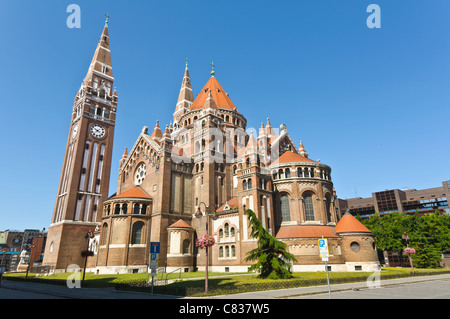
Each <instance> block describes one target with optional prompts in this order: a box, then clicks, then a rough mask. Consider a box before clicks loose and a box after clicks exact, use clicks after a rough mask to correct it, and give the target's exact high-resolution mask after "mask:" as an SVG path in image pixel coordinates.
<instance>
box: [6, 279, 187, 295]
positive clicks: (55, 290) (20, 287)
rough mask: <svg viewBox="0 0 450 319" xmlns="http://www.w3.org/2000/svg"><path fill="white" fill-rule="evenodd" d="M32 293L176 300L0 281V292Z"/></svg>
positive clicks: (101, 289)
mask: <svg viewBox="0 0 450 319" xmlns="http://www.w3.org/2000/svg"><path fill="white" fill-rule="evenodd" d="M8 289H10V290H15V291H23V292H33V293H38V294H44V295H49V296H54V297H55V298H56V297H57V298H65V299H177V298H180V297H177V296H166V295H156V294H155V295H151V294H146V293H138V292H128V291H118V290H115V289H114V288H72V289H71V288H68V287H67V286H59V285H51V284H41V283H32V282H23V281H13V280H5V279H3V280H2V283H1V286H0V290H8Z"/></svg>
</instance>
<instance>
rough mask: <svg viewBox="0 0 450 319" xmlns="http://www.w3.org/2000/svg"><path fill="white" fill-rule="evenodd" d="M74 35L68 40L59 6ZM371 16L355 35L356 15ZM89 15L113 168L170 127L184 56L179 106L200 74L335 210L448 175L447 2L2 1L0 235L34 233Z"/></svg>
mask: <svg viewBox="0 0 450 319" xmlns="http://www.w3.org/2000/svg"><path fill="white" fill-rule="evenodd" d="M71 3H75V4H78V5H79V6H80V8H81V28H79V29H69V28H68V27H67V25H66V19H67V17H68V16H69V15H70V13H67V12H66V8H67V6H68V5H69V4H71ZM371 3H376V4H378V5H379V6H380V8H381V28H380V29H369V28H368V27H367V25H366V19H367V17H368V16H369V13H367V12H366V8H367V6H368V5H369V4H371ZM105 13H109V15H110V16H111V18H110V23H109V26H110V28H109V31H110V43H111V50H112V61H113V71H114V76H115V78H116V81H115V86H116V87H117V91H118V95H119V105H118V115H117V122H116V132H115V142H114V151H113V152H114V153H113V163H112V171H111V183H110V184H111V188H110V194H112V193H114V192H115V187H116V184H117V169H118V162H119V159H120V157H121V155H122V153H123V150H124V148H125V147H129V148H131V146H132V145H133V144H134V142H135V140H136V138H137V136H138V134H139V132H140V131H141V129H142V127H143V126H144V125H146V126H149V128H150V129H152V128H153V126H154V124H155V122H156V120H159V121H160V123H161V125H163V126H165V125H166V124H168V123H169V121H170V120H171V119H172V113H173V111H174V108H175V104H176V100H177V97H178V92H179V89H180V85H181V80H182V76H183V72H184V64H185V60H184V59H185V58H186V57H188V58H189V70H190V74H191V82H192V86H193V90H194V92H195V94H196V93H197V92H198V91H199V90H200V89H201V88H202V87H203V85H204V84H205V83H206V81H207V80H208V79H209V72H210V69H211V66H210V63H211V62H212V61H214V64H215V65H216V68H215V71H216V78H217V79H218V81H219V82H220V83H221V85H222V86H223V88H224V89H225V90H226V91H227V92H228V93H229V94H230V97H231V99H232V101H233V102H234V104H235V105H236V106H237V108H238V109H239V110H240V111H241V113H243V114H244V115H245V116H246V118H247V120H248V127H250V128H251V127H254V128H258V127H259V126H260V124H261V122H264V123H265V122H266V118H267V117H270V121H271V123H272V125H273V126H277V127H278V126H279V125H280V124H286V126H287V128H288V131H289V133H290V135H291V137H292V138H293V140H294V141H295V143H296V144H297V145H298V144H299V142H300V140H302V141H303V143H304V145H305V147H306V149H307V151H308V153H309V154H310V158H312V159H314V160H317V159H320V160H321V162H323V163H326V164H328V165H329V166H331V168H332V178H333V182H334V186H335V188H336V191H337V195H338V197H340V198H350V197H355V194H357V195H358V196H361V197H368V196H371V193H372V192H375V191H380V190H383V189H385V188H387V189H392V188H403V187H408V188H417V189H420V188H430V187H438V186H440V185H441V182H442V181H444V180H448V179H450V172H449V158H450V145H449V144H450V142H449V125H448V123H449V118H450V107H449V106H450V105H449V103H450V90H449V85H450V81H449V80H450V20H449V19H448V14H449V13H450V2H449V1H447V0H434V1H424V0H420V1H404V0H395V1H392V0H389V1H383V0H371V1H365V0H345V1H335V0H321V1H317V0H311V1H298V0H296V1H294V0H292V1H287V0H286V1H206V0H205V1H203V0H202V1H199V0H193V1H175V0H171V1H137V0H135V1H127V2H123V1H120V2H119V1H115V2H113V1H100V0H97V1H76V0H72V1H61V0H58V1H56V0H53V1H39V2H38V1H13V0H3V1H2V2H1V3H0V43H1V50H0V70H1V72H0V74H1V75H0V109H1V114H2V115H1V116H0V141H1V144H0V146H1V149H2V154H1V156H0V164H1V167H2V168H3V172H2V183H1V184H0V185H1V186H0V187H1V192H0V194H1V195H0V196H1V202H2V205H1V210H0V230H4V229H18V230H23V229H25V228H36V229H39V228H43V227H46V228H48V226H49V225H50V221H51V217H52V212H53V205H54V201H55V198H56V192H57V187H58V180H59V175H60V172H61V166H62V161H63V156H64V150H65V144H66V139H67V134H68V128H69V122H70V116H71V109H72V104H73V99H74V97H75V94H76V92H77V90H78V88H79V86H80V84H81V81H82V80H83V78H84V76H85V74H86V72H87V69H88V66H89V63H90V61H91V58H92V55H93V53H94V50H95V47H96V45H97V42H98V39H99V37H100V34H101V31H102V28H103V24H104V20H105V16H104V15H105Z"/></svg>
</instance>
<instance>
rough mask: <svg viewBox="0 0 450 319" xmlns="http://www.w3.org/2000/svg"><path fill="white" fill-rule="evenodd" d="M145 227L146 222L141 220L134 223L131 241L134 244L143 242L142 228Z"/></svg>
mask: <svg viewBox="0 0 450 319" xmlns="http://www.w3.org/2000/svg"><path fill="white" fill-rule="evenodd" d="M143 228H144V224H143V223H141V222H137V223H134V225H133V230H132V236H131V243H132V244H140V243H141V242H142V229H143Z"/></svg>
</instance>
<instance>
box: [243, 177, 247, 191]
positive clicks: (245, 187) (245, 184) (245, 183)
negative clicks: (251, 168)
mask: <svg viewBox="0 0 450 319" xmlns="http://www.w3.org/2000/svg"><path fill="white" fill-rule="evenodd" d="M242 187H243V189H244V190H246V189H247V181H246V180H245V179H244V180H243V181H242Z"/></svg>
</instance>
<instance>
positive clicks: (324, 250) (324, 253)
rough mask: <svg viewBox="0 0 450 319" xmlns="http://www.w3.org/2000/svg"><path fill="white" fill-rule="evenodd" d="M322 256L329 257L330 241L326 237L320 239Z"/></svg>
mask: <svg viewBox="0 0 450 319" xmlns="http://www.w3.org/2000/svg"><path fill="white" fill-rule="evenodd" d="M319 252H320V257H322V258H328V241H327V240H326V239H325V238H322V239H319Z"/></svg>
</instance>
